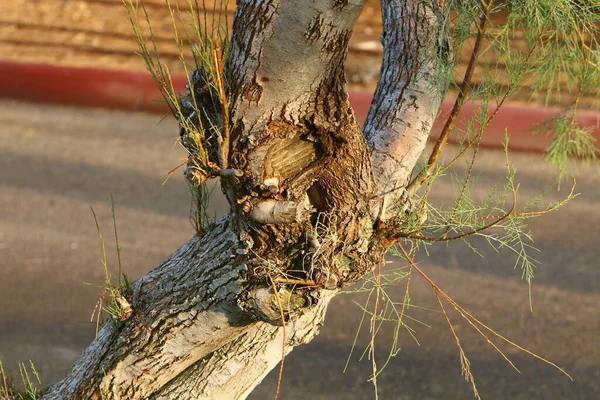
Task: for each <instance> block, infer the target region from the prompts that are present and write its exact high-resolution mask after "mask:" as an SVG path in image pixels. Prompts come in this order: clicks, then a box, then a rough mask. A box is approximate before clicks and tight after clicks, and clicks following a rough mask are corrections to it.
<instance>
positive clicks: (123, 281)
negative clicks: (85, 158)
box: [90, 195, 133, 335]
mask: <svg viewBox="0 0 600 400" xmlns="http://www.w3.org/2000/svg"><path fill="white" fill-rule="evenodd" d="M110 201H111V213H112V220H113V228H114V234H115V249H116V253H117V260H118V274H117V282H116V283H113V280H114V277H113V274H112V273H111V272H110V271H109V268H108V260H107V256H106V244H105V241H104V236H103V235H102V231H101V230H100V224H99V223H98V217H97V216H96V212H95V211H94V209H93V208H91V207H90V210H91V211H92V215H93V217H94V223H95V224H96V230H97V232H98V236H99V238H100V247H101V249H102V259H101V260H100V261H101V263H102V266H103V268H104V284H103V285H100V286H97V285H93V286H97V287H98V288H100V289H102V293H101V294H100V297H99V298H98V301H97V303H96V307H95V308H94V311H93V312H92V317H91V320H92V321H93V320H94V317H95V318H96V335H97V334H98V329H99V327H100V319H101V317H102V312H103V311H104V312H106V313H107V314H108V315H109V316H110V317H111V319H110V321H111V323H112V324H113V328H115V329H117V328H118V327H119V324H120V322H122V321H125V320H127V319H128V318H129V317H130V316H131V314H132V312H133V310H132V308H131V304H130V302H129V300H128V297H131V282H130V281H129V278H128V277H127V275H125V274H124V273H123V267H122V264H121V248H120V246H119V237H118V235H117V219H116V216H115V203H114V200H113V197H112V195H111V196H110Z"/></svg>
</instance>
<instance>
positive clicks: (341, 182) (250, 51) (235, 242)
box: [45, 0, 441, 399]
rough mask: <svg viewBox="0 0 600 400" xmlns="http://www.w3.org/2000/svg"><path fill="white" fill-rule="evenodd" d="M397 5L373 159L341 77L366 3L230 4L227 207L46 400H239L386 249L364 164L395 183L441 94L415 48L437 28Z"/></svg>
mask: <svg viewBox="0 0 600 400" xmlns="http://www.w3.org/2000/svg"><path fill="white" fill-rule="evenodd" d="M402 4H403V5H402V13H401V14H398V10H399V7H400V6H399V3H397V2H390V3H389V4H387V5H386V6H384V7H383V8H384V13H383V15H384V18H385V19H386V34H385V39H384V41H385V43H386V57H385V59H384V64H385V65H384V67H383V70H382V71H383V74H382V75H383V78H382V79H384V80H386V81H389V83H382V84H380V86H379V88H378V91H377V95H376V100H375V103H374V105H373V109H372V112H371V115H370V117H369V123H368V125H367V128H366V135H367V138H368V140H369V142H370V144H371V145H372V146H374V148H375V153H373V155H371V154H370V152H369V150H368V147H367V141H366V140H365V137H364V136H363V133H362V132H361V130H360V128H359V127H358V125H357V123H356V121H355V119H354V116H353V113H352V110H351V109H350V106H349V103H348V99H347V95H346V93H345V90H344V84H345V78H344V73H343V62H344V59H345V56H346V51H347V44H348V40H349V38H350V35H351V32H352V27H353V25H354V23H355V21H356V18H357V17H358V14H359V13H360V10H361V8H362V6H363V1H362V0H355V1H339V0H335V1H334V0H330V1H325V0H319V1H316V0H315V1H309V0H304V1H300V0H295V1H287V0H271V1H239V2H238V9H237V11H236V14H235V19H234V27H233V36H232V40H231V54H230V59H229V60H228V64H227V69H226V71H225V77H226V80H227V85H228V98H229V102H230V106H231V108H230V111H231V113H230V115H231V121H229V122H230V126H231V127H232V128H233V129H232V136H231V138H230V139H231V140H230V141H229V143H230V148H229V149H228V150H229V151H228V152H227V154H229V157H228V159H227V160H225V162H221V167H226V168H228V170H227V171H226V172H227V173H225V172H223V173H221V174H220V175H221V177H222V178H221V179H222V186H223V188H224V191H225V193H226V195H227V198H228V200H229V202H230V204H231V212H230V214H229V215H228V216H227V217H226V218H224V219H223V220H221V221H219V222H218V223H217V224H216V226H215V227H214V228H213V229H212V230H211V231H210V232H209V233H207V234H206V235H204V236H203V237H199V236H198V237H194V238H192V239H191V240H190V241H189V242H188V243H186V244H185V245H184V246H183V247H181V248H180V249H179V250H178V251H177V252H176V253H174V254H173V255H172V256H171V257H169V258H168V259H167V260H166V261H165V262H163V263H162V264H160V265H159V266H157V267H155V268H154V269H153V270H152V271H150V272H149V273H148V274H147V275H146V276H144V277H143V278H141V279H140V280H138V281H137V282H135V283H134V284H133V286H132V291H131V293H128V294H126V295H125V298H126V301H127V303H128V304H130V305H131V310H132V312H131V315H127V316H126V317H125V318H122V320H120V321H115V320H112V321H110V322H109V323H107V324H106V325H105V326H104V327H103V328H102V330H101V331H100V333H99V335H98V337H97V338H96V340H95V341H94V342H93V343H92V344H91V345H90V347H89V348H88V349H87V350H86V351H85V352H84V354H83V356H82V358H81V359H80V360H79V361H78V362H77V363H76V364H75V366H74V367H73V369H72V371H71V372H70V374H69V375H68V376H67V377H66V378H65V379H64V380H63V381H61V382H59V383H58V384H56V385H54V386H53V387H51V388H50V390H49V392H48V393H47V394H46V396H45V398H47V399H67V398H68V399H72V398H75V399H83V398H94V399H95V398H102V397H104V398H111V399H148V398H150V399H154V398H156V399H159V398H161V399H163V398H164V399H198V398H207V399H219V398H223V399H231V398H244V397H245V396H246V395H247V394H248V393H249V392H250V391H251V390H252V389H253V388H254V387H255V386H256V385H257V384H258V383H259V382H260V381H261V380H262V378H263V377H264V376H265V375H266V374H267V373H268V372H269V371H270V370H271V369H272V368H273V367H274V366H275V365H276V364H277V363H278V362H279V361H280V359H281V355H282V351H283V352H286V353H287V352H289V351H291V349H292V348H293V347H294V346H296V345H299V344H302V343H307V342H309V341H310V340H311V339H312V338H313V337H314V336H315V335H316V334H317V333H318V329H319V326H320V325H321V323H322V321H323V318H324V315H325V311H326V309H327V305H328V303H329V300H330V299H331V298H332V297H333V295H335V293H336V291H337V289H338V288H339V287H341V286H342V285H344V284H345V283H348V282H351V281H353V280H357V279H359V278H361V277H362V276H364V275H365V274H366V273H369V272H370V271H371V270H372V269H373V268H374V267H375V266H376V265H377V263H379V262H381V260H382V258H383V254H384V253H385V251H386V247H387V245H388V244H389V242H388V241H386V240H383V239H382V237H384V236H385V235H384V234H383V233H382V232H378V231H377V229H378V228H377V227H378V224H377V216H378V215H379V210H380V209H381V202H382V201H383V196H382V195H381V193H382V191H383V190H382V180H381V179H379V178H378V179H377V180H376V181H375V180H374V179H373V173H372V170H371V166H372V165H373V166H374V168H376V170H377V174H376V175H381V174H383V173H384V172H385V173H388V172H390V171H389V165H388V162H387V158H385V157H392V158H393V159H395V160H401V162H400V164H398V165H397V166H400V167H402V172H400V173H398V174H396V175H393V179H395V181H397V182H400V184H402V182H405V181H406V179H407V176H408V174H409V173H410V171H411V170H412V168H413V166H414V163H415V162H416V159H417V157H418V155H419V154H420V152H421V151H422V150H423V147H422V144H424V142H425V139H426V137H427V134H428V130H427V129H428V127H429V126H430V117H431V115H433V116H434V115H435V113H436V112H437V109H435V111H433V108H435V107H432V106H431V104H434V105H435V104H437V103H438V102H439V98H441V97H440V95H438V94H435V95H433V94H430V92H429V91H427V90H426V89H425V87H424V86H423V85H421V84H420V83H419V84H417V83H415V81H418V80H419V78H420V77H426V78H427V77H430V76H431V74H432V73H433V72H429V71H430V69H431V68H432V66H431V63H426V57H425V55H426V54H427V55H428V54H429V53H425V52H424V50H423V49H421V48H420V45H415V43H413V42H418V43H421V42H420V40H426V39H428V38H430V37H431V35H432V32H433V30H432V29H433V28H431V26H433V25H434V24H436V23H438V22H437V21H436V20H435V18H433V17H432V14H431V10H430V9H424V8H423V6H422V5H421V3H420V2H414V3H413V2H409V3H407V5H404V2H402ZM413 34H414V35H417V38H418V39H419V40H418V41H415V40H414V37H411V38H412V39H411V38H408V36H411V35H413ZM423 46H424V47H426V45H425V42H423ZM404 53H406V54H404ZM403 54H404V55H403ZM415 57H416V58H415ZM413 59H414V60H416V61H411V60H413ZM406 68H409V69H410V71H409V72H408V73H407V72H406V71H405V69H406ZM397 74H399V75H400V76H399V77H398V76H397ZM419 82H420V81H419ZM431 93H433V92H431ZM421 96H423V98H424V100H421ZM409 118H412V120H411V121H414V123H413V122H411V123H409ZM413 125H415V126H414V127H413ZM411 127H412V128H411ZM399 141H400V142H399ZM224 143H225V141H224ZM381 155H383V156H385V157H383V158H382V157H381ZM382 160H383V161H382ZM223 164H225V165H223ZM232 171H233V172H232ZM240 171H241V172H240ZM229 172H231V173H229ZM386 179H391V178H389V177H388V178H386ZM375 182H377V186H376V185H375ZM281 313H283V314H284V319H285V321H282V319H281ZM284 323H285V327H283V325H284ZM284 338H285V343H284ZM282 346H283V347H282Z"/></svg>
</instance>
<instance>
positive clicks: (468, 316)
mask: <svg viewBox="0 0 600 400" xmlns="http://www.w3.org/2000/svg"><path fill="white" fill-rule="evenodd" d="M398 247H399V248H400V251H401V252H402V254H403V255H404V257H405V258H406V260H407V261H408V262H409V263H410V265H411V266H412V267H413V268H414V269H415V270H416V271H417V272H418V273H419V275H421V276H422V277H423V278H424V279H425V280H426V281H427V282H428V283H429V284H430V285H431V287H432V288H433V290H434V291H435V292H436V293H439V294H441V295H442V296H443V297H444V299H445V300H446V301H447V302H448V303H450V304H451V305H452V306H453V307H454V308H455V309H456V310H457V311H458V312H459V313H460V314H461V316H462V317H463V318H464V319H465V320H466V321H467V322H469V324H471V325H472V326H474V327H475V324H478V325H479V326H481V327H482V328H484V329H486V330H487V331H488V332H490V333H492V334H493V335H494V336H496V337H498V338H500V339H502V340H503V341H504V342H506V343H508V344H510V345H512V346H514V347H516V348H517V349H519V350H521V351H523V352H524V353H526V354H529V355H530V356H532V357H534V358H537V359H538V360H541V361H543V362H545V363H546V364H548V365H551V366H553V367H554V368H556V369H557V370H558V371H560V372H561V373H562V374H563V375H565V376H567V377H568V378H569V379H570V380H571V381H572V380H573V378H572V377H571V375H569V373H567V372H566V371H565V370H564V369H562V368H561V367H559V366H558V365H556V364H555V363H553V362H552V361H549V360H547V359H545V358H543V357H541V356H539V355H537V354H535V353H533V352H531V351H529V350H527V349H525V348H523V347H522V346H519V345H518V344H516V343H515V342H513V341H511V340H510V339H508V338H506V337H504V336H502V335H501V334H499V333H498V332H496V331H495V330H493V329H492V328H490V327H489V326H487V325H486V324H484V323H483V322H481V321H480V320H478V319H477V318H475V317H474V316H473V315H472V314H471V313H470V312H468V311H467V310H466V309H464V308H463V307H462V306H460V305H459V304H458V303H457V302H456V301H454V299H452V298H451V297H450V296H448V295H447V294H446V292H444V291H443V290H442V289H441V288H440V287H439V286H438V285H437V284H436V283H435V282H433V280H431V278H429V276H427V275H426V274H425V273H424V272H423V271H422V270H421V269H420V268H419V267H418V266H417V265H416V263H415V262H414V259H413V258H411V257H410V256H409V255H408V253H407V252H406V250H405V249H404V247H403V246H402V244H401V243H398ZM477 330H478V332H479V333H480V334H481V335H482V336H483V337H484V338H485V339H486V340H487V341H488V342H489V343H490V344H493V343H492V342H491V341H490V340H489V338H488V337H487V336H485V334H484V333H483V332H481V330H479V329H477ZM494 347H495V348H496V349H497V347H496V346H494ZM501 354H502V355H503V357H504V358H505V359H507V357H506V356H505V355H504V354H503V353H502V352H501ZM511 365H512V366H513V368H515V369H516V367H515V366H514V364H512V363H511ZM517 371H518V370H517Z"/></svg>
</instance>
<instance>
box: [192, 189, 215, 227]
mask: <svg viewBox="0 0 600 400" xmlns="http://www.w3.org/2000/svg"><path fill="white" fill-rule="evenodd" d="M188 187H189V189H190V193H191V207H190V222H191V224H192V226H193V227H194V230H195V231H196V234H197V235H200V236H202V235H204V234H205V233H207V232H209V231H210V230H211V229H212V227H213V225H214V221H215V215H214V213H213V214H212V215H211V214H209V212H208V201H209V200H210V196H211V194H212V192H213V190H214V189H215V187H216V184H215V185H214V186H213V187H212V188H211V189H210V190H209V189H208V187H207V184H206V183H202V184H201V185H191V184H190V185H188Z"/></svg>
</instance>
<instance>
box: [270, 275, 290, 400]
mask: <svg viewBox="0 0 600 400" xmlns="http://www.w3.org/2000/svg"><path fill="white" fill-rule="evenodd" d="M269 281H271V287H272V288H273V293H274V294H275V300H277V306H278V307H279V314H280V315H281V325H282V326H283V344H282V345H281V365H280V366H279V375H278V377H277V389H276V390H275V398H274V400H277V399H278V398H279V390H280V389H281V380H282V379H283V364H284V362H285V343H286V342H287V337H286V328H285V315H284V314H283V306H282V305H281V299H280V298H279V293H278V292H277V286H276V285H275V282H274V281H273V278H271V276H269Z"/></svg>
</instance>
